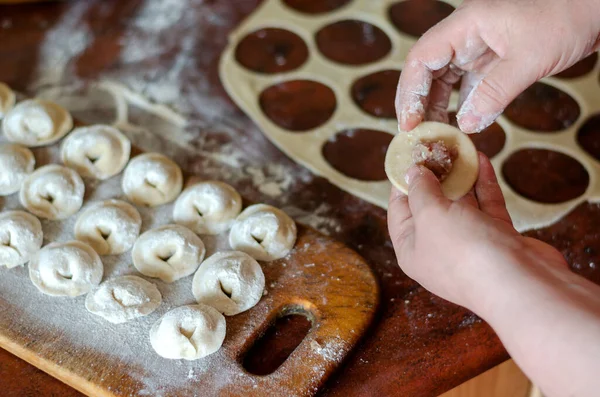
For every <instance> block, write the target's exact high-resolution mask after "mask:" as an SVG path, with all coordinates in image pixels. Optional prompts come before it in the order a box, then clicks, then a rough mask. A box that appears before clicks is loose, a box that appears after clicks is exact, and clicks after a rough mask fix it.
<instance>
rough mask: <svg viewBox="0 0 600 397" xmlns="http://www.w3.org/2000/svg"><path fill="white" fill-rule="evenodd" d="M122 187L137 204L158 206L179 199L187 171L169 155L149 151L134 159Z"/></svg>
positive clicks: (125, 173)
mask: <svg viewBox="0 0 600 397" xmlns="http://www.w3.org/2000/svg"><path fill="white" fill-rule="evenodd" d="M122 187H123V192H124V193H125V195H126V196H127V198H128V199H129V201H131V202H132V203H133V204H135V205H139V206H148V207H155V206H158V205H162V204H166V203H169V202H171V201H173V200H175V198H176V197H177V196H178V195H179V193H180V192H181V189H182V187H183V174H182V172H181V168H179V166H178V165H177V164H176V163H175V162H174V161H173V160H171V159H170V158H168V157H167V156H165V155H163V154H160V153H145V154H141V155H139V156H136V157H134V158H133V159H131V161H130V162H129V164H128V165H127V167H126V168H125V172H124V174H123V181H122Z"/></svg>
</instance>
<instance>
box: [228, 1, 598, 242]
mask: <svg viewBox="0 0 600 397" xmlns="http://www.w3.org/2000/svg"><path fill="white" fill-rule="evenodd" d="M416 3H419V2H418V1H416V0H401V1H398V0H395V1H392V0H384V1H371V0H350V1H349V0H339V1H328V2H322V1H308V2H306V1H304V2H301V1H295V0H265V1H264V2H263V3H262V4H261V5H260V6H259V7H258V8H257V9H256V10H255V11H254V13H253V14H251V15H250V16H249V17H248V18H247V19H245V20H244V21H243V22H242V23H241V24H240V25H239V26H238V27H237V28H236V29H235V30H234V31H233V32H232V33H231V34H230V37H229V44H228V46H227V47H226V48H225V50H224V52H223V54H222V57H221V60H220V65H219V69H220V70H219V72H220V77H221V81H222V83H223V85H224V87H225V89H226V90H227V92H228V93H229V95H230V96H231V97H232V98H233V100H234V101H235V102H236V104H237V105H238V106H239V107H240V108H241V109H242V110H243V111H244V112H245V113H246V114H247V115H248V116H249V117H250V118H251V119H252V120H253V121H254V122H255V123H256V124H257V125H258V127H259V128H260V129H261V130H262V131H263V133H264V134H265V135H266V136H267V137H268V138H269V139H270V140H271V141H272V142H273V143H274V144H275V145H277V146H278V147H279V148H280V149H281V150H282V151H283V152H284V153H286V154H287V155H288V156H289V157H291V158H292V159H294V160H295V161H296V162H298V163H299V164H301V165H303V166H305V167H307V168H308V169H310V170H311V171H312V172H314V173H315V174H317V175H320V176H323V177H325V178H327V179H328V180H329V181H330V182H331V183H333V184H335V185H337V186H338V187H340V188H342V189H344V190H346V191H347V192H349V193H352V194H354V195H356V196H358V197H360V198H362V199H364V200H366V201H369V202H371V203H373V204H376V205H378V206H380V207H383V208H386V207H387V203H388V197H389V192H390V187H391V185H390V183H389V182H388V181H387V180H386V179H385V176H384V174H383V173H382V172H374V173H367V172H363V171H364V169H363V168H361V164H366V163H367V162H371V163H372V162H379V161H380V162H381V167H382V169H383V159H384V157H385V149H386V148H387V144H389V141H390V140H391V137H392V136H393V135H395V134H396V133H397V131H398V124H397V121H396V119H395V117H393V100H391V101H390V102H391V103H390V104H389V106H390V108H381V107H378V106H375V105H373V103H372V102H370V95H383V96H385V95H388V96H392V95H393V92H394V91H395V82H396V81H397V78H398V75H399V72H400V71H401V70H402V68H403V66H404V59H405V58H406V55H407V54H408V51H409V49H410V48H411V46H412V45H413V44H414V43H415V42H416V40H417V38H418V37H417V36H418V35H420V34H422V33H423V32H424V31H426V30H427V28H428V27H429V26H431V25H433V24H435V23H436V22H437V21H439V20H441V19H442V18H444V17H445V16H446V15H448V14H449V13H450V12H452V10H453V9H454V7H457V6H458V5H459V4H460V0H446V1H441V0H440V1H436V0H428V1H427V2H426V3H427V5H426V6H425V7H426V12H423V11H421V12H420V13H419V14H414V17H411V13H414V12H415V7H416ZM421 7H422V6H421ZM421 10H423V8H421ZM348 54H351V55H350V56H349V55H348ZM597 58H598V56H597V54H593V55H592V56H590V57H589V58H587V59H586V60H584V61H582V62H580V64H578V65H576V66H577V67H574V68H571V69H569V70H568V71H566V72H563V73H562V74H560V75H558V76H555V77H549V78H546V79H543V80H542V81H541V82H540V83H536V84H535V85H534V86H532V87H531V88H530V89H528V90H527V91H526V92H525V93H523V94H522V95H521V96H520V97H519V98H517V99H516V100H515V101H514V102H513V103H512V104H511V106H509V108H507V110H506V111H505V113H504V114H503V115H501V116H500V117H499V118H498V120H497V122H496V124H495V125H494V127H493V128H494V129H495V135H496V136H495V137H491V138H489V139H494V140H495V141H496V146H497V148H496V150H494V153H493V154H494V156H493V158H492V164H493V165H494V168H495V170H496V174H497V175H498V179H499V182H500V185H501V187H502V191H503V192H504V195H505V198H506V203H507V207H508V209H509V212H510V214H511V217H512V219H513V222H514V225H515V227H516V228H517V230H519V231H524V230H528V229H532V228H540V227H544V226H547V225H549V224H552V223H554V222H555V221H557V220H559V219H560V218H562V217H563V216H564V215H566V214H567V213H568V212H570V211H571V210H572V209H573V208H575V207H576V206H577V205H579V204H580V203H582V202H584V201H590V202H598V201H600V182H599V181H598V174H599V172H600V61H598V59H597ZM389 82H394V83H393V84H392V87H391V88H390V87H389V85H390V84H389ZM373 87H375V88H376V89H379V90H381V92H376V93H373V92H370V91H369V90H371V89H375V88H373ZM385 98H387V97H385ZM379 99H381V97H380V98H379ZM457 99H458V95H457V93H454V94H453V96H452V100H451V106H450V110H451V111H455V110H456V103H457ZM532 120H533V121H535V122H533V121H532ZM538 120H541V121H538ZM502 132H503V134H504V135H502ZM386 134H387V135H389V139H388V138H386ZM356 136H361V137H362V138H363V139H362V142H363V143H364V142H366V144H363V143H360V144H357V143H352V139H353V138H355V137H356ZM365 136H368V138H367V139H364V137H365ZM498 136H500V138H498ZM474 139H475V140H476V145H477V143H478V142H477V141H479V142H480V143H482V144H483V145H484V146H485V145H486V144H488V146H489V144H490V142H487V143H486V140H487V139H488V137H486V136H485V133H484V134H483V135H481V136H476V137H475V138H474ZM337 141H341V142H337ZM498 141H499V142H500V143H499V144H498ZM332 143H339V144H340V145H341V148H342V149H343V150H340V153H339V155H338V158H339V157H340V156H341V157H343V156H345V155H348V156H351V158H352V160H353V161H352V163H353V166H350V167H343V166H340V165H338V164H337V161H336V160H335V159H332V158H326V157H327V154H328V153H330V152H335V150H331V146H332ZM478 147H479V146H478ZM480 150H483V149H481V148H480ZM484 151H485V150H484ZM532 179H533V181H532ZM532 182H535V183H532Z"/></svg>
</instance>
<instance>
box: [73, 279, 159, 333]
mask: <svg viewBox="0 0 600 397" xmlns="http://www.w3.org/2000/svg"><path fill="white" fill-rule="evenodd" d="M161 302H162V296H161V294H160V291H159V290H158V288H156V285H154V284H152V283H151V282H149V281H146V280H144V279H143V278H141V277H138V276H121V277H116V278H113V279H110V280H108V281H105V282H103V283H102V284H100V285H99V286H98V287H96V288H94V289H93V290H92V291H90V293H89V294H88V295H87V296H86V297H85V308H86V309H87V310H88V311H89V312H90V313H93V314H96V315H98V316H100V317H103V318H104V319H105V320H107V321H109V322H111V323H113V324H121V323H124V322H127V321H129V320H133V319H134V318H138V317H143V316H147V315H148V314H150V313H152V312H153V311H154V310H156V308H157V307H158V306H159V305H160V303H161Z"/></svg>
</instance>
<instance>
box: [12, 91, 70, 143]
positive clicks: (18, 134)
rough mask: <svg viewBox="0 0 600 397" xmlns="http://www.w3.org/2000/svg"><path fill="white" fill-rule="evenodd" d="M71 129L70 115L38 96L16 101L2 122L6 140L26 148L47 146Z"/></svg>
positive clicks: (58, 106)
mask: <svg viewBox="0 0 600 397" xmlns="http://www.w3.org/2000/svg"><path fill="white" fill-rule="evenodd" d="M72 128H73V118H72V117H71V114H70V113H69V112H68V111H67V110H66V109H64V108H63V107H62V106H60V105H58V104H56V103H54V102H50V101H45V100H42V99H28V100H26V101H23V102H19V103H18V104H17V105H16V106H15V107H14V108H12V109H11V110H10V111H8V112H7V113H6V114H5V115H4V120H3V121H2V131H3V132H4V136H5V137H6V139H8V140H9V141H11V142H14V143H18V144H21V145H24V146H28V147H36V146H45V145H50V144H52V143H54V142H56V141H58V140H59V139H61V138H62V137H63V136H65V135H66V134H67V133H68V132H69V131H71V129H72Z"/></svg>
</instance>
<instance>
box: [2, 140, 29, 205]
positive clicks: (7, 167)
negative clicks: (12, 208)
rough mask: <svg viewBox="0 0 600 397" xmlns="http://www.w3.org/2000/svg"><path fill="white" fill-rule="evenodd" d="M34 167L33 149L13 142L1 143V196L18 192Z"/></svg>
mask: <svg viewBox="0 0 600 397" xmlns="http://www.w3.org/2000/svg"><path fill="white" fill-rule="evenodd" d="M34 167H35V157H33V153H31V150H29V149H27V148H26V147H24V146H20V145H15V144H12V143H6V144H0V196H8V195H9V194H13V193H16V192H18V191H19V189H21V185H22V184H23V181H24V180H25V178H26V177H27V176H28V175H29V174H31V173H32V172H33V169H34Z"/></svg>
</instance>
